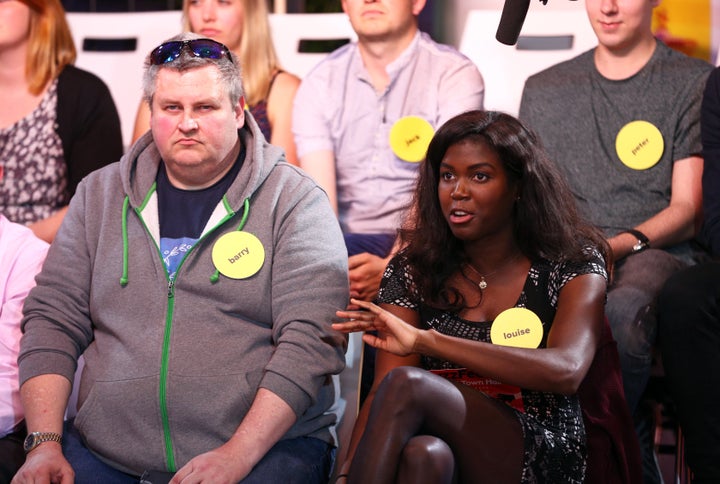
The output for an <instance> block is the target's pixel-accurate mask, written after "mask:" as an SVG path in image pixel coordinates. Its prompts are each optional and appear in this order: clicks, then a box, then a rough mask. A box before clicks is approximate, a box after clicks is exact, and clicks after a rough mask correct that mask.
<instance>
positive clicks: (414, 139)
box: [389, 116, 435, 163]
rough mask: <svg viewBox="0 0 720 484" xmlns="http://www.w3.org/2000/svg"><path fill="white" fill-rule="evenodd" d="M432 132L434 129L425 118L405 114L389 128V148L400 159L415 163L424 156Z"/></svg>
mask: <svg viewBox="0 0 720 484" xmlns="http://www.w3.org/2000/svg"><path fill="white" fill-rule="evenodd" d="M433 134H435V130H434V129H433V127H432V125H431V124H430V123H428V122H427V121H426V120H425V119H423V118H421V117H419V116H405V117H404V118H400V119H398V120H397V121H396V122H395V124H393V127H392V128H391V129H390V139H389V142H390V148H391V149H392V150H393V153H395V156H397V157H398V158H400V159H401V160H403V161H409V162H411V163H417V162H419V161H422V160H423V159H424V158H425V154H426V153H427V148H428V145H429V144H430V140H431V139H432V137H433Z"/></svg>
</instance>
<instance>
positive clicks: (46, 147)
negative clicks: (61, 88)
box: [0, 79, 70, 224]
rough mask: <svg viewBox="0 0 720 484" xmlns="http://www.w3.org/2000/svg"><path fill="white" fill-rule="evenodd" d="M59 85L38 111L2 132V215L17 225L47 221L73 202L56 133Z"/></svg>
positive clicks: (51, 91)
mask: <svg viewBox="0 0 720 484" xmlns="http://www.w3.org/2000/svg"><path fill="white" fill-rule="evenodd" d="M57 83H58V81H57V79H56V80H55V81H53V83H52V84H51V85H50V87H49V88H48V90H47V92H46V93H45V95H44V96H43V98H42V99H41V101H40V104H39V105H38V107H37V108H35V110H33V111H32V112H31V113H30V114H28V115H27V116H26V117H24V118H23V119H21V120H19V121H17V122H16V123H14V124H12V125H11V126H8V127H7V128H4V129H0V163H1V164H2V165H3V168H4V176H3V180H2V181H1V182H0V213H2V214H3V215H5V216H6V217H7V218H8V219H10V220H11V221H13V222H16V223H21V224H28V223H32V222H36V221H38V220H42V219H45V218H47V217H49V216H50V215H52V214H53V213H54V212H55V211H57V210H58V209H59V208H61V207H64V206H65V205H67V204H68V202H69V200H70V193H69V192H68V168H67V164H66V163H65V157H64V154H63V147H62V141H61V140H60V136H59V135H58V134H57V132H56V124H57V115H56V111H57Z"/></svg>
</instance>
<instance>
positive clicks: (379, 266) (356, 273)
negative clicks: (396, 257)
mask: <svg viewBox="0 0 720 484" xmlns="http://www.w3.org/2000/svg"><path fill="white" fill-rule="evenodd" d="M389 260H390V257H388V258H387V259H382V258H380V257H378V256H376V255H373V254H369V253H367V252H363V253H362V254H357V255H353V256H350V258H349V259H348V269H349V270H350V297H353V298H355V299H360V300H362V301H368V302H372V300H373V299H375V297H376V296H377V293H378V290H379V289H380V281H381V280H382V275H383V272H385V267H386V266H387V263H388V261H389Z"/></svg>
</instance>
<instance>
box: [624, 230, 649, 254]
mask: <svg viewBox="0 0 720 484" xmlns="http://www.w3.org/2000/svg"><path fill="white" fill-rule="evenodd" d="M623 232H625V233H628V234H632V235H634V236H635V237H637V242H636V243H635V245H633V247H632V253H633V254H636V253H638V252H642V251H643V250H645V249H649V248H650V239H648V238H647V235H645V234H643V233H642V232H640V231H639V230H635V229H627V230H624V231H623Z"/></svg>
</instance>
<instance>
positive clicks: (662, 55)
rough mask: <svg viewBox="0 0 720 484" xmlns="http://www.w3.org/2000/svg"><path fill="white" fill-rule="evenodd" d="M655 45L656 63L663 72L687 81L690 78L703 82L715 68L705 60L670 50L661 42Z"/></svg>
mask: <svg viewBox="0 0 720 484" xmlns="http://www.w3.org/2000/svg"><path fill="white" fill-rule="evenodd" d="M657 45H658V47H657V49H658V52H657V62H658V64H659V65H660V66H662V68H663V70H664V71H665V72H674V73H675V75H680V76H683V77H684V78H687V79H688V80H690V79H692V78H702V79H703V80H704V79H705V78H706V77H707V76H708V75H710V72H711V71H712V70H713V68H714V67H715V66H713V65H712V64H710V63H709V62H707V61H705V60H702V59H698V58H696V57H691V56H689V55H687V54H684V53H682V52H679V51H677V50H675V49H672V48H670V47H669V46H668V45H666V44H665V43H663V42H661V41H658V43H657Z"/></svg>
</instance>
